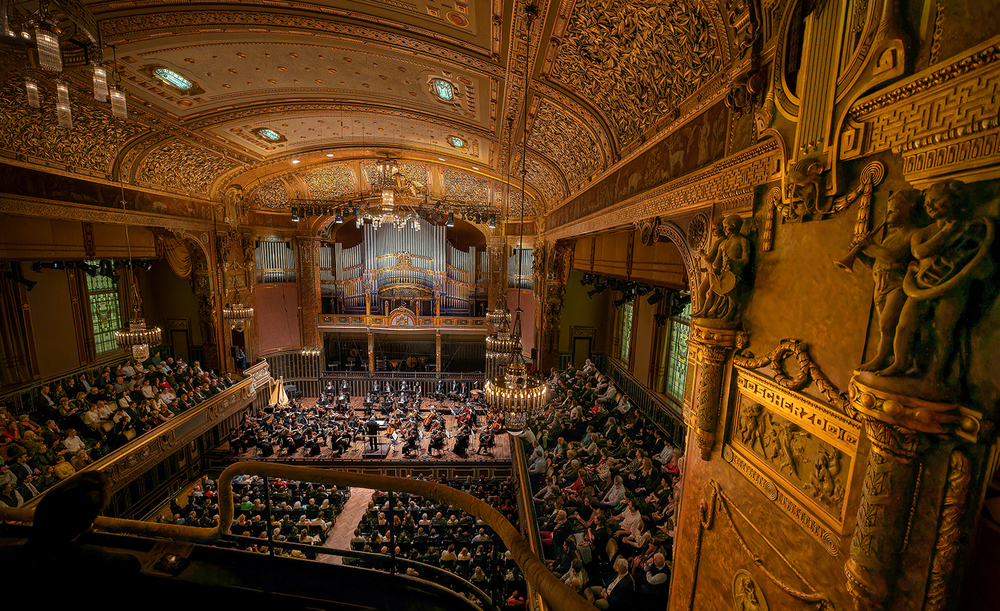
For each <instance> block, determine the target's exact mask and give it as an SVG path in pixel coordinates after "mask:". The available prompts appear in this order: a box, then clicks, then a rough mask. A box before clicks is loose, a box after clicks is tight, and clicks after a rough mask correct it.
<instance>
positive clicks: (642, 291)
mask: <svg viewBox="0 0 1000 611" xmlns="http://www.w3.org/2000/svg"><path fill="white" fill-rule="evenodd" d="M652 290H653V287H651V286H649V285H648V284H640V285H639V286H637V287H635V294H636V296H638V297H645V296H646V295H648V294H649V293H650V292H651V291H652Z"/></svg>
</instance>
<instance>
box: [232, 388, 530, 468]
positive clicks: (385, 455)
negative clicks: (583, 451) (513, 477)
mask: <svg viewBox="0 0 1000 611" xmlns="http://www.w3.org/2000/svg"><path fill="white" fill-rule="evenodd" d="M362 402H363V398H362V397H352V398H351V405H352V408H353V409H354V410H355V411H356V412H357V413H358V416H359V417H362V418H363V415H364V406H363V405H362ZM301 403H302V408H303V409H309V408H312V407H314V406H315V405H316V398H313V397H307V398H303V399H302V400H301ZM431 405H434V406H439V407H444V408H446V409H445V410H444V411H443V412H441V413H442V414H443V415H444V420H445V424H446V425H447V428H448V429H449V430H452V431H453V430H455V429H456V418H455V416H452V415H451V413H450V410H448V409H447V408H454V409H455V410H456V411H458V409H459V408H460V407H461V403H458V402H455V401H452V400H450V399H445V400H444V401H443V402H440V403H439V402H431V401H429V400H428V399H426V398H425V399H424V408H423V409H422V410H421V412H420V413H421V415H422V416H427V415H428V414H430V406H431ZM379 418H381V416H379ZM380 435H382V436H383V437H382V438H380V439H379V442H380V445H379V450H378V451H377V452H369V448H370V444H369V440H368V439H367V438H365V437H363V436H359V437H358V438H357V439H356V440H355V441H354V442H353V443H352V444H351V446H350V447H349V448H348V449H347V451H345V452H344V453H343V454H335V453H334V452H332V451H331V450H330V448H329V447H328V446H322V447H321V452H320V454H319V456H307V455H306V450H305V448H299V449H297V450H296V451H294V452H292V453H289V454H286V453H285V451H284V450H282V451H280V452H277V453H275V454H272V455H271V456H269V457H268V459H269V460H275V459H281V458H292V459H308V460H310V461H322V460H331V461H337V460H350V461H356V460H368V459H370V460H423V461H427V460H435V459H437V460H450V461H455V460H458V461H473V462H475V461H484V460H505V461H507V460H510V457H511V453H510V448H511V442H510V437H509V436H508V435H507V433H506V431H501V432H500V433H499V434H497V435H496V436H495V443H494V445H493V447H492V448H489V449H484V450H483V452H482V453H479V452H477V450H478V449H479V444H478V440H477V439H475V437H476V435H473V438H474V439H473V440H471V441H470V447H469V450H468V451H467V452H466V453H464V454H456V453H455V452H453V451H452V448H453V446H454V443H455V440H454V437H451V438H449V439H447V440H446V442H445V447H444V449H443V450H442V451H440V452H438V451H435V452H434V453H433V454H431V453H430V452H428V449H427V445H428V443H429V441H430V436H429V435H428V434H427V433H426V432H425V433H424V439H423V440H422V441H421V443H420V447H419V451H416V452H411V453H410V455H409V456H404V455H403V441H402V440H400V441H398V442H395V443H393V442H391V441H387V440H386V439H385V438H384V435H385V429H384V428H382V429H381V430H380ZM220 447H221V448H223V449H228V447H229V444H228V442H227V443H225V444H223V445H222V446H220ZM258 457H259V452H258V450H257V449H256V448H252V449H250V450H248V451H247V452H244V453H242V454H239V455H238V456H237V457H236V458H238V459H240V460H253V459H256V458H258Z"/></svg>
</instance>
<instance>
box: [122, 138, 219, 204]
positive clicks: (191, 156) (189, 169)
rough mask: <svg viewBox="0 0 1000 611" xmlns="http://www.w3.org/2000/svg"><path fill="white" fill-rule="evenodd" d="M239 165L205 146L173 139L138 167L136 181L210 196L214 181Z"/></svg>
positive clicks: (150, 154)
mask: <svg viewBox="0 0 1000 611" xmlns="http://www.w3.org/2000/svg"><path fill="white" fill-rule="evenodd" d="M237 165H238V164H237V163H236V162H234V161H231V160H229V159H226V158H223V157H219V156H216V155H213V154H211V153H209V152H207V151H205V149H203V148H201V147H198V146H194V145H192V144H188V143H187V142H184V141H182V140H171V141H169V142H167V143H165V144H163V145H160V146H159V147H157V148H156V149H154V150H153V151H152V152H150V153H149V154H148V155H146V156H145V157H144V158H143V160H142V162H141V163H140V164H139V168H138V169H137V170H136V175H135V183H136V184H137V185H141V186H148V187H154V188H160V189H166V190H170V191H184V192H186V193H192V194H195V195H199V196H201V197H208V196H209V195H210V191H211V187H212V183H213V182H215V180H217V179H218V178H220V177H222V176H223V175H224V174H226V173H227V172H229V171H230V170H232V169H234V168H236V167H237Z"/></svg>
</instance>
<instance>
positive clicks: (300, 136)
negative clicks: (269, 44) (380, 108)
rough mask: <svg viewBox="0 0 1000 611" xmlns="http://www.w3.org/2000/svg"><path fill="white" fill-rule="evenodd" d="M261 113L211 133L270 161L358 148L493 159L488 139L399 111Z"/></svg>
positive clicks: (261, 110) (260, 111)
mask: <svg viewBox="0 0 1000 611" xmlns="http://www.w3.org/2000/svg"><path fill="white" fill-rule="evenodd" d="M258 110H259V112H257V113H253V114H255V115H259V116H252V115H251V116H249V117H241V118H239V119H238V120H233V121H228V122H226V123H223V124H220V125H217V126H214V127H212V128H210V129H209V132H210V133H212V134H215V135H217V136H219V137H220V138H224V139H225V140H227V141H229V142H231V143H232V144H234V145H236V146H239V147H242V148H245V149H247V150H249V151H251V152H253V153H256V154H258V155H261V156H264V157H266V156H269V155H280V154H286V153H294V152H296V151H299V150H305V149H308V150H315V149H317V148H334V147H342V146H357V145H374V146H387V147H390V146H391V147H401V148H412V149H418V150H425V151H431V152H436V153H438V154H448V155H457V156H459V157H462V158H467V159H471V160H475V161H477V162H481V163H486V160H487V159H488V156H489V140H487V139H486V138H484V137H482V136H478V135H475V134H473V133H472V132H470V131H469V130H465V129H461V128H457V127H448V126H443V125H442V124H441V123H442V122H438V121H417V120H407V119H400V118H399V117H398V116H394V115H397V114H398V113H397V112H392V113H391V114H389V115H386V114H369V113H358V112H353V111H352V109H350V108H349V109H347V110H346V111H337V112H328V111H321V110H315V109H314V110H301V111H295V110H286V109H284V108H278V109H269V108H266V107H265V108H260V109H258ZM246 114H249V113H246ZM248 119H249V120H248Z"/></svg>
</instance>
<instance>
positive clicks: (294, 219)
mask: <svg viewBox="0 0 1000 611" xmlns="http://www.w3.org/2000/svg"><path fill="white" fill-rule="evenodd" d="M292 222H293V223H298V222H299V209H298V208H292Z"/></svg>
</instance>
